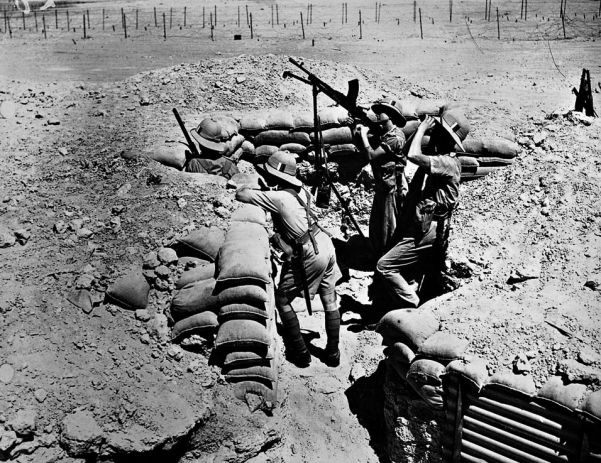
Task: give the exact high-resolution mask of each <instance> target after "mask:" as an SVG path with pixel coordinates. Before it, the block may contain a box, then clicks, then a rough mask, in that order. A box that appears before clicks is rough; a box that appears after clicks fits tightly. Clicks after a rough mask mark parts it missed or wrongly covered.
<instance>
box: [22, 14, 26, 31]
mask: <svg viewBox="0 0 601 463" xmlns="http://www.w3.org/2000/svg"><path fill="white" fill-rule="evenodd" d="M21 14H22V15H23V30H25V12H24V11H21Z"/></svg>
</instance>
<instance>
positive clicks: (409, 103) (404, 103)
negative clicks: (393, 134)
mask: <svg viewBox="0 0 601 463" xmlns="http://www.w3.org/2000/svg"><path fill="white" fill-rule="evenodd" d="M417 104H418V103H417V101H414V100H401V101H400V106H401V113H402V114H403V116H404V117H405V119H407V121H410V120H415V119H418V118H419V114H418V113H417Z"/></svg>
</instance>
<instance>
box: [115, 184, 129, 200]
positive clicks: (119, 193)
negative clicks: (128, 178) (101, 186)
mask: <svg viewBox="0 0 601 463" xmlns="http://www.w3.org/2000/svg"><path fill="white" fill-rule="evenodd" d="M130 190H131V183H124V184H123V185H121V186H120V187H119V189H118V190H117V196H119V197H123V196H126V195H127V193H129V191H130Z"/></svg>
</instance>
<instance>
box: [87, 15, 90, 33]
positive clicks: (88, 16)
mask: <svg viewBox="0 0 601 463" xmlns="http://www.w3.org/2000/svg"><path fill="white" fill-rule="evenodd" d="M86 17H87V18H88V30H90V10H86Z"/></svg>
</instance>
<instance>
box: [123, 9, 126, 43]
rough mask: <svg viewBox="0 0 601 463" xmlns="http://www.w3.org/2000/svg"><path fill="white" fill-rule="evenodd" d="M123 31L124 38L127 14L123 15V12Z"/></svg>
mask: <svg viewBox="0 0 601 463" xmlns="http://www.w3.org/2000/svg"><path fill="white" fill-rule="evenodd" d="M123 33H124V34H125V38H127V16H125V13H124V14H123Z"/></svg>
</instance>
